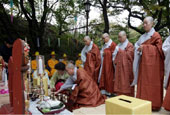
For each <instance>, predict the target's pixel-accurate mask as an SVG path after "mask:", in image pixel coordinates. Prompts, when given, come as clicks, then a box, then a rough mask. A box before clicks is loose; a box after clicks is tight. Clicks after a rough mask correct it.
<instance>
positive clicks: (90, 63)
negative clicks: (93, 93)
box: [84, 43, 101, 83]
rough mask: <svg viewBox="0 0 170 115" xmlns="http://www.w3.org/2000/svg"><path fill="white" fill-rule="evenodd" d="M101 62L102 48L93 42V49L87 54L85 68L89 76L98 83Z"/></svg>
mask: <svg viewBox="0 0 170 115" xmlns="http://www.w3.org/2000/svg"><path fill="white" fill-rule="evenodd" d="M100 64H101V56H100V50H99V48H98V46H97V45H96V44H94V43H93V47H92V49H91V50H90V51H89V52H88V53H87V54H86V62H85V64H84V69H85V70H86V71H87V73H88V74H89V76H91V77H92V78H93V79H94V81H95V82H96V83H97V81H98V76H99V70H100Z"/></svg>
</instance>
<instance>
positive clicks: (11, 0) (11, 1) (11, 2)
mask: <svg viewBox="0 0 170 115" xmlns="http://www.w3.org/2000/svg"><path fill="white" fill-rule="evenodd" d="M13 5H14V3H13V0H10V7H11V23H13Z"/></svg>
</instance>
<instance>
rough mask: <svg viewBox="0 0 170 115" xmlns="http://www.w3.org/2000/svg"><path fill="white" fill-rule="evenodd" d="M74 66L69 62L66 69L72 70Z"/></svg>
mask: <svg viewBox="0 0 170 115" xmlns="http://www.w3.org/2000/svg"><path fill="white" fill-rule="evenodd" d="M74 67H75V66H74V64H72V63H71V62H69V63H68V64H67V66H66V68H67V69H74Z"/></svg>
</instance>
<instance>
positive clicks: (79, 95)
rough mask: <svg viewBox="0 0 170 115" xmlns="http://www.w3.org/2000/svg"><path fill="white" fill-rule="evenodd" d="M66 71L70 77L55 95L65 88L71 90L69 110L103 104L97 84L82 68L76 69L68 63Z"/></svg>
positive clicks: (103, 100)
mask: <svg viewBox="0 0 170 115" xmlns="http://www.w3.org/2000/svg"><path fill="white" fill-rule="evenodd" d="M66 71H67V73H68V74H69V75H70V77H69V78H68V79H67V81H66V82H65V83H64V85H62V86H61V88H60V90H58V91H57V92H56V93H59V92H61V91H62V90H65V89H67V88H71V89H72V93H71V95H70V97H69V100H70V102H68V104H71V103H72V104H71V105H69V108H71V109H78V108H80V107H96V106H99V105H101V104H103V103H104V102H105V96H103V95H102V94H101V93H100V90H99V88H98V86H97V84H96V83H95V82H94V80H92V77H91V76H89V75H88V74H87V72H86V71H85V70H84V69H83V68H80V69H77V68H76V67H75V66H74V65H73V64H72V63H68V65H67V66H66ZM71 109H70V110H71Z"/></svg>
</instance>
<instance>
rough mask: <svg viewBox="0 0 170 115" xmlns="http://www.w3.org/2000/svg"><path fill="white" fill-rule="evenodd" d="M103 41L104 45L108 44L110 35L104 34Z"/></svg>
mask: <svg viewBox="0 0 170 115" xmlns="http://www.w3.org/2000/svg"><path fill="white" fill-rule="evenodd" d="M102 39H103V41H104V43H107V42H108V41H109V40H110V37H109V34H108V33H104V34H103V35H102Z"/></svg>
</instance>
